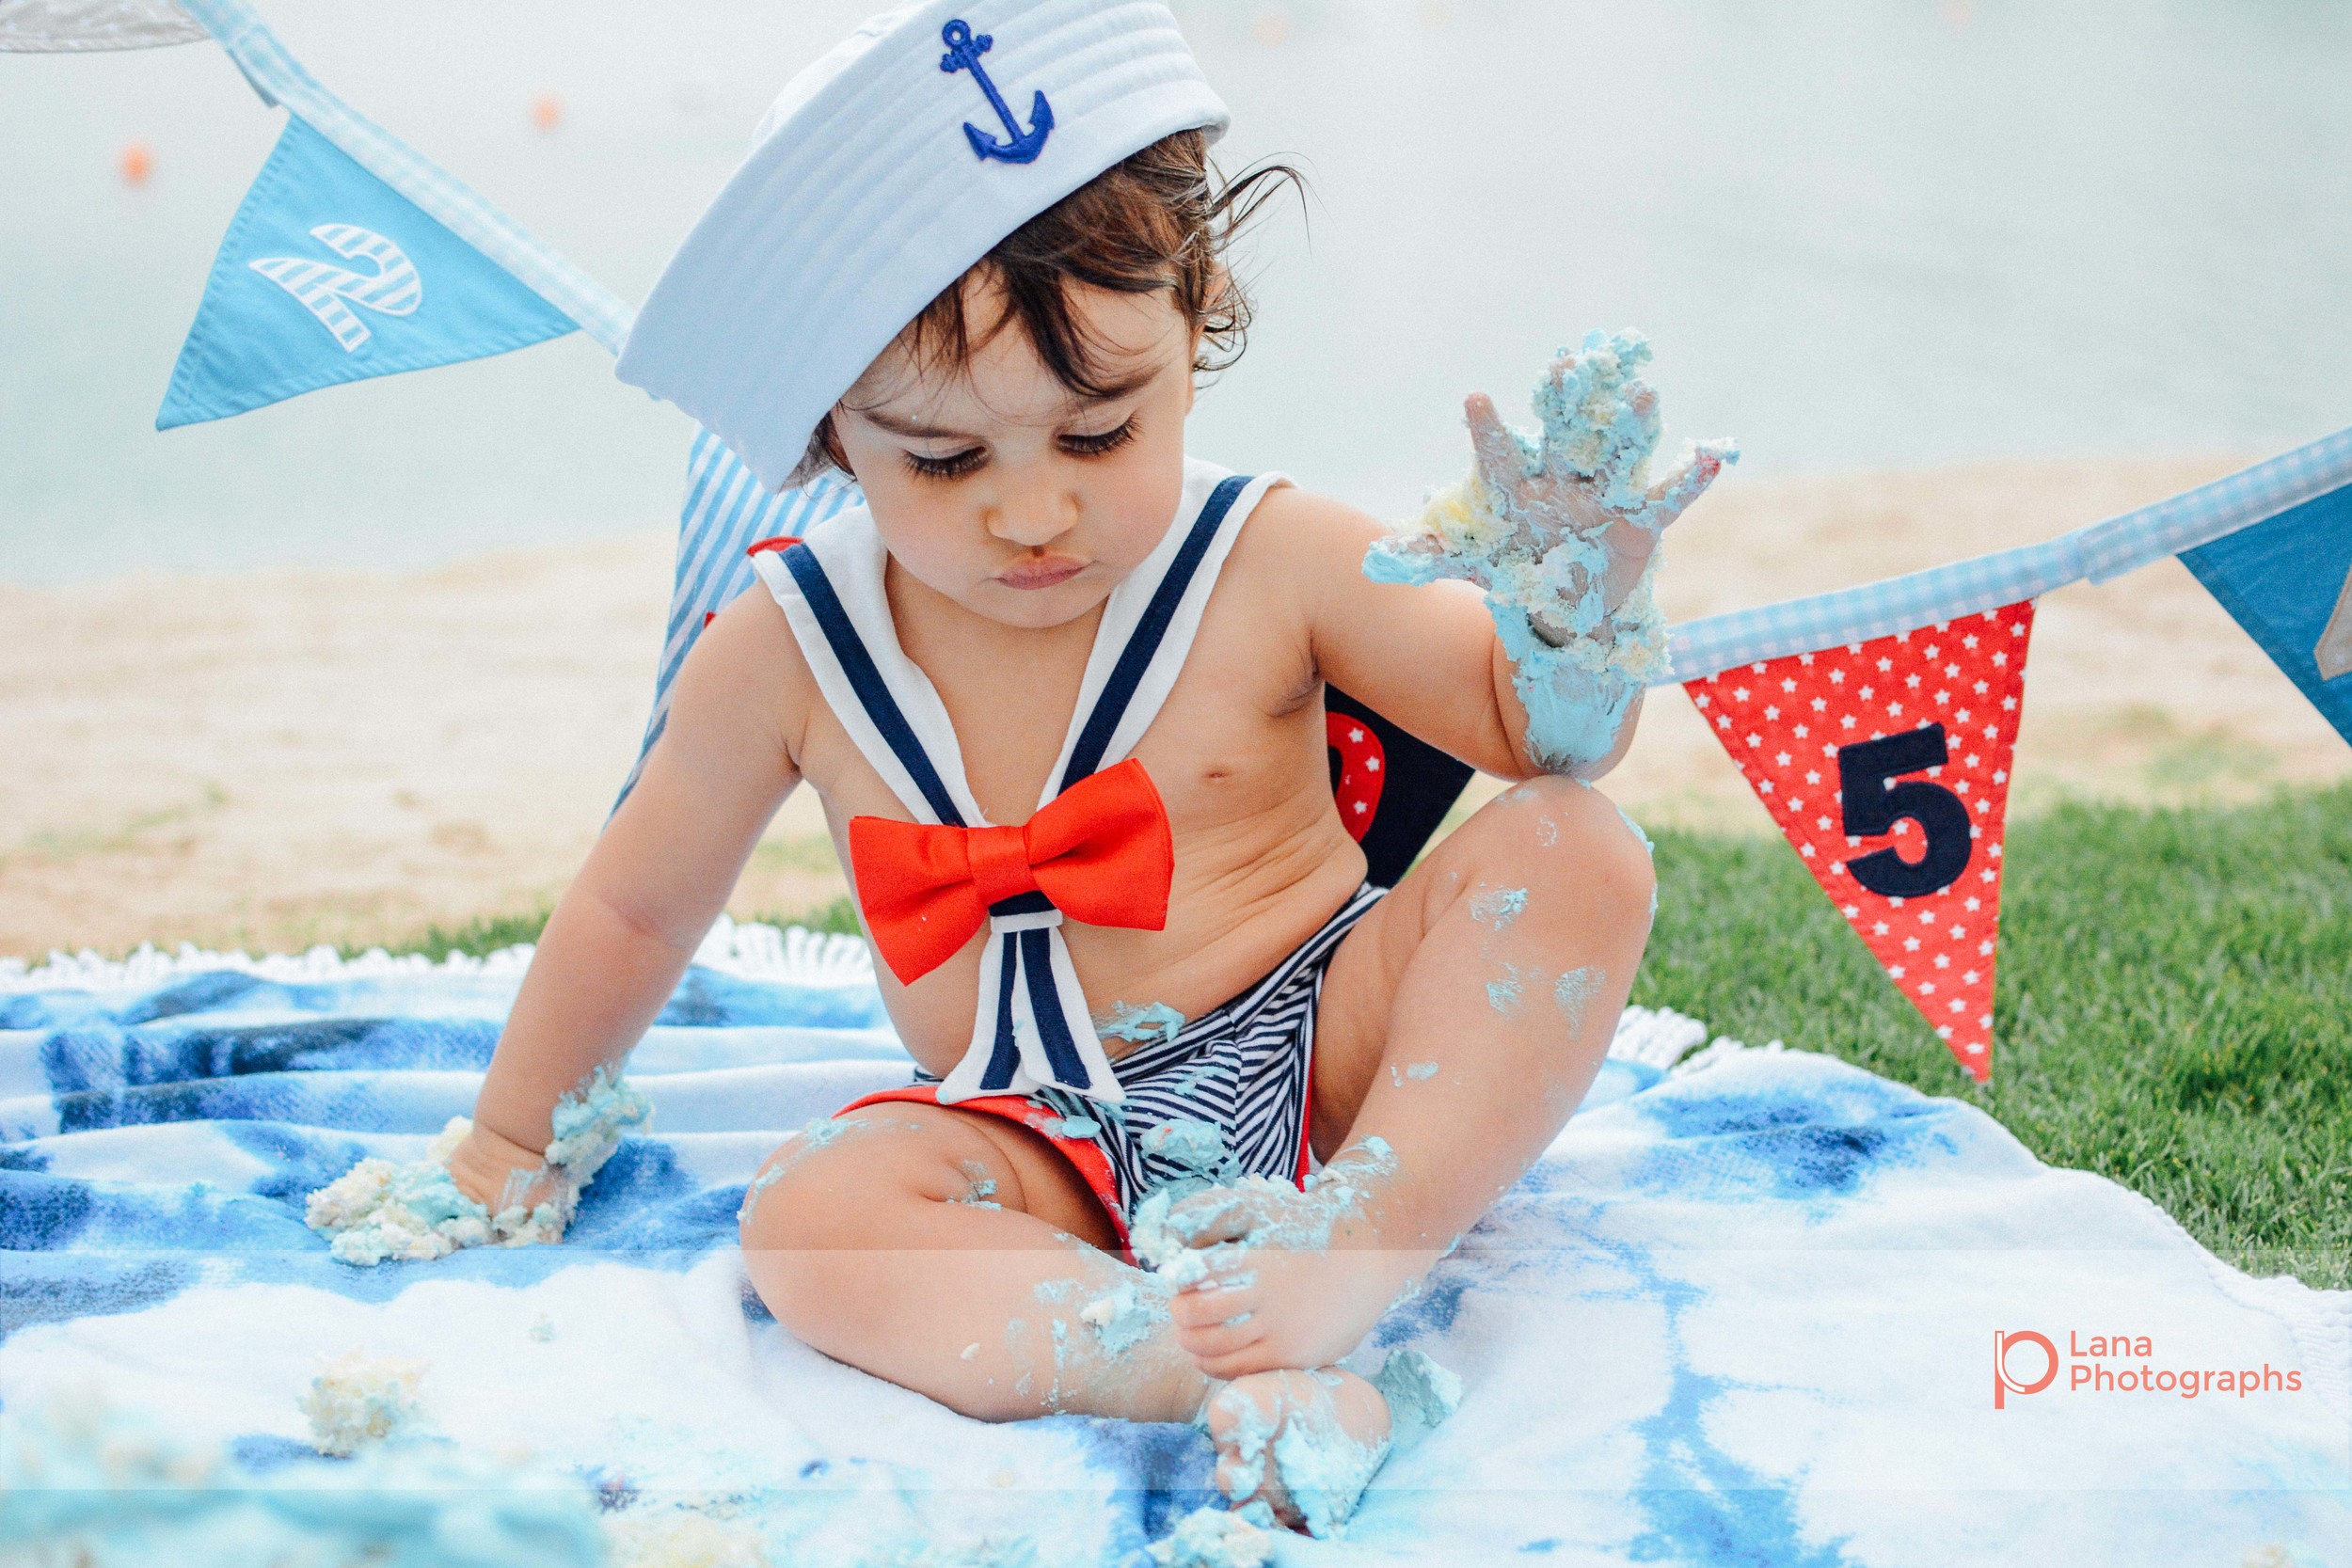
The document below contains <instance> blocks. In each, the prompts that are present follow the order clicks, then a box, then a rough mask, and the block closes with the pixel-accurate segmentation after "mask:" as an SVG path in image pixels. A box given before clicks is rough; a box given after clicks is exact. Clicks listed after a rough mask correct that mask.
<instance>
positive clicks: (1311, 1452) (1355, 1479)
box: [1203, 1367, 1389, 1538]
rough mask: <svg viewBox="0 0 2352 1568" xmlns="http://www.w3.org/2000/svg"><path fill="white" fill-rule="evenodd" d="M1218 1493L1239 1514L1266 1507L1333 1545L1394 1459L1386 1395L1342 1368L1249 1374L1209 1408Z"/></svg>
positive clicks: (1219, 1393)
mask: <svg viewBox="0 0 2352 1568" xmlns="http://www.w3.org/2000/svg"><path fill="white" fill-rule="evenodd" d="M1203 1409H1204V1410H1205V1412H1206V1414H1207V1417H1208V1427H1209V1436H1210V1437H1211V1438H1212V1439H1213V1440H1215V1442H1216V1455H1217V1457H1216V1484H1217V1490H1218V1491H1220V1492H1222V1493H1224V1494H1225V1496H1226V1497H1228V1498H1229V1499H1231V1500H1232V1504H1233V1506H1234V1507H1235V1508H1236V1509H1240V1508H1243V1507H1246V1506H1247V1505H1248V1504H1249V1503H1251V1502H1253V1501H1254V1502H1263V1504H1264V1505H1265V1506H1266V1507H1267V1508H1270V1509H1271V1510H1273V1513H1274V1516H1275V1518H1277V1519H1279V1521H1281V1523H1283V1524H1284V1525H1286V1526H1288V1527H1289V1528H1292V1529H1295V1530H1305V1531H1306V1532H1307V1533H1308V1534H1310V1535H1312V1536H1315V1537H1317V1538H1328V1537H1329V1536H1331V1535H1332V1534H1333V1533H1335V1531H1336V1530H1337V1528H1338V1527H1339V1526H1340V1525H1341V1524H1342V1523H1343V1522H1344V1521H1345V1520H1346V1518H1347V1516H1348V1515H1349V1514H1350V1513H1354V1512H1355V1509H1356V1501H1357V1499H1358V1498H1359V1497H1362V1496H1363V1492H1364V1487H1365V1486H1366V1485H1367V1484H1368V1483H1369V1482H1370V1481H1371V1480H1372V1477H1373V1473H1374V1472H1375V1471H1376V1470H1378V1469H1379V1468H1380V1464H1381V1461H1383V1460H1384V1459H1386V1458H1387V1457H1388V1454H1389V1405H1388V1402H1387V1401H1386V1400H1384V1399H1382V1398H1381V1396H1380V1390H1379V1389H1377V1388H1375V1387H1374V1386H1372V1385H1371V1384H1369V1383H1367V1382H1365V1381H1364V1380H1363V1379H1362V1378H1360V1377H1358V1376H1357V1375H1356V1374H1355V1373H1354V1372H1351V1371H1347V1370H1343V1369H1342V1368H1339V1367H1324V1368H1320V1369H1318V1370H1314V1371H1311V1372H1302V1371H1292V1370H1279V1371H1270V1372H1252V1373H1250V1374H1249V1375H1248V1376H1247V1377H1237V1378H1235V1379H1233V1380H1232V1382H1231V1383H1228V1384H1226V1385H1225V1386H1223V1387H1221V1388H1217V1389H1215V1390H1214V1391H1213V1392H1212V1393H1211V1394H1210V1396H1209V1398H1208V1401H1207V1402H1206V1403H1205V1405H1204V1406H1203Z"/></svg>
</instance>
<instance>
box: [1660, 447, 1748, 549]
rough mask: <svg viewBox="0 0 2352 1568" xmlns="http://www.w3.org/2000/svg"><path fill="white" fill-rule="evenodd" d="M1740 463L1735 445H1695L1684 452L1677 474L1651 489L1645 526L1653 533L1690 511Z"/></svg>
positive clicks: (1737, 448) (1669, 476)
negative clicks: (1726, 467)
mask: <svg viewBox="0 0 2352 1568" xmlns="http://www.w3.org/2000/svg"><path fill="white" fill-rule="evenodd" d="M1739 460H1740V448H1739V444H1738V443H1737V442H1733V441H1694V442H1692V443H1691V445H1690V446H1688V447H1686V448H1685V449H1684V450H1683V453H1682V461H1681V462H1680V463H1677V465H1675V469H1674V472H1672V473H1670V474H1668V475H1667V476H1666V477H1665V478H1664V479H1661V480H1660V481H1659V482H1658V483H1655V484H1653V485H1651V486H1650V487H1649V505H1648V506H1646V507H1645V508H1644V509H1643V517H1642V524H1643V526H1644V527H1645V528H1647V529H1649V530H1651V531H1653V532H1654V531H1659V530H1662V529H1663V528H1664V527H1665V526H1666V525H1667V524H1668V523H1671V522H1673V521H1674V520H1675V519H1676V518H1677V517H1679V516H1681V515H1682V514H1683V513H1684V512H1685V511H1686V510H1688V509H1689V507H1690V505H1691V503H1692V501H1694V500H1696V499H1699V497H1700V496H1702V495H1703V494H1705V493H1706V490H1707V487H1708V485H1710V484H1712V483H1715V481H1716V479H1717V477H1718V476H1720V475H1721V474H1722V473H1723V471H1724V464H1726V463H1737V462H1738V461H1739Z"/></svg>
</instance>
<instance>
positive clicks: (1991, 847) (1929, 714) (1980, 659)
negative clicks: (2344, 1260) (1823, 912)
mask: <svg viewBox="0 0 2352 1568" xmlns="http://www.w3.org/2000/svg"><path fill="white" fill-rule="evenodd" d="M2032 633H2033V605H2032V604H2031V603H2030V602H2027V603H2025V604H2016V605H2010V606H2009V607H2008V608H2007V609H2005V610H1988V611H1986V612H1985V613H1984V614H1981V615H1970V616H1966V617H1963V619H1961V620H1957V621H1946V622H1939V623H1937V624H1936V625H1935V626H1928V627H1923V628H1921V629H1920V630H1918V631H1908V632H1903V633H1900V634H1899V635H1898V636H1894V637H1882V638H1879V639H1877V640H1875V641H1869V642H1855V643H1849V644H1847V645H1846V646H1844V647H1841V648H1825V649H1823V650H1821V651H1820V652H1819V653H1810V654H1797V655H1794V656H1792V657H1788V658H1775V659H1768V660H1766V661H1764V662H1763V663H1760V664H1746V665H1741V666H1740V668H1738V669H1736V670H1726V671H1724V673H1722V674H1720V675H1712V676H1709V677H1708V678H1707V679H1706V680H1697V681H1692V682H1690V683H1688V689H1689V690H1690V693H1691V700H1692V702H1693V703H1695V704H1697V705H1698V710H1699V713H1700V716H1701V717H1703V718H1704V719H1706V720H1707V721H1708V728H1710V729H1712V730H1713V731H1714V733H1715V738H1716V739H1718V740H1720V741H1722V742H1723V743H1724V750H1725V751H1727V752H1730V753H1731V757H1732V760H1733V761H1734V762H1737V763H1738V764H1739V765H1740V771H1741V772H1742V773H1745V774H1746V775H1747V778H1748V784H1750V785H1751V786H1752V787H1753V788H1754V789H1755V790H1756V798H1757V799H1759V800H1762V801H1763V802H1764V807H1765V809H1766V810H1767V811H1769V812H1771V813H1772V820H1773V821H1775V822H1777V823H1779V824H1780V831H1781V832H1784V833H1786V834H1788V842H1789V843H1790V844H1793V845H1794V846H1796V849H1797V853H1798V854H1799V855H1801V856H1803V857H1804V863H1805V866H1806V868H1807V869H1808V870H1810V871H1811V872H1812V873H1813V877H1814V879H1815V880H1816V881H1819V882H1820V884H1821V888H1822V891H1823V892H1825V893H1827V894H1828V895H1830V898H1831V900H1832V901H1833V902H1835V903H1836V906H1837V908H1838V910H1839V911H1840V912H1841V913H1843V914H1844V915H1845V917H1846V922H1847V924H1848V925H1850V926H1851V927H1853V928H1854V932H1855V934H1856V935H1858V936H1859V937H1861V938H1862V940H1863V942H1865V943H1866V944H1867V945H1868V947H1869V949H1870V951H1871V952H1872V953H1873V954H1875V955H1876V956H1877V958H1878V960H1879V962H1880V963H1882V964H1883V965H1884V966H1885V968H1886V973H1887V974H1888V975H1889V976H1890V977H1891V978H1892V979H1893V980H1894V982H1895V984H1896V985H1897V986H1899V988H1901V990H1902V993H1903V994H1904V995H1905V996H1907V997H1909V998H1911V1001H1912V1003H1913V1005H1914V1006H1916V1007H1917V1008H1918V1009H1919V1011H1920V1012H1921V1013H1923V1014H1925V1015H1926V1016H1927V1020H1928V1022H1929V1023H1930V1024H1931V1025H1932V1026H1933V1027H1934V1029H1935V1032H1936V1035H1937V1037H1939V1038H1941V1039H1942V1040H1943V1041H1944V1043H1945V1044H1946V1045H1947V1046H1949V1047H1950V1048H1951V1053H1952V1055H1953V1057H1954V1058H1955V1059H1956V1060H1958V1061H1959V1063H1960V1065H1961V1066H1962V1067H1963V1068H1964V1069H1967V1070H1968V1072H1969V1074H1970V1075H1971V1076H1973V1077H1974V1078H1975V1079H1976V1080H1977V1081H1978V1082H1979V1083H1984V1082H1987V1081H1989V1080H1990V1079H1991V1078H1992V1076H1993V960H1994V948H1995V944H1996V943H1997V942H1999V940H2000V924H2001V839H2002V835H2003V830H2004V822H2005V820H2006V818H2007V815H2008V811H2009V777H2010V760H2011V758H2012V756H2013V755H2014V752H2015V750H2016V744H2017V716H2018V712H2019V709H2020V708H2021V707H2022V705H2023V704H2024V700H2025V693H2026V642H2027V641H2028V640H2029V639H2030V638H2031V636H2032Z"/></svg>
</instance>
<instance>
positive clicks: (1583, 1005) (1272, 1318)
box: [1169, 779, 1655, 1378]
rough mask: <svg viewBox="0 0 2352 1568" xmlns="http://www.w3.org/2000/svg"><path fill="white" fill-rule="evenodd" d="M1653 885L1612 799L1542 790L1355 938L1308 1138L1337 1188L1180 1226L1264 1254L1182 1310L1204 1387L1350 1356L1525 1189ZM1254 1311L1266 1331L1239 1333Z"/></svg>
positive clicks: (1231, 1208) (1339, 967) (1409, 881)
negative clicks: (1499, 1203)
mask: <svg viewBox="0 0 2352 1568" xmlns="http://www.w3.org/2000/svg"><path fill="white" fill-rule="evenodd" d="M1654 885H1655V884H1654V882H1653V879H1652V876H1651V871H1650V865H1649V858H1648V855H1647V854H1646V852H1645V849H1644V847H1643V845H1642V843H1641V841H1640V839H1639V838H1638V837H1637V835H1636V833H1635V832H1634V830H1633V829H1632V827H1631V826H1630V825H1629V823H1628V822H1627V821H1626V820H1625V819H1624V818H1623V817H1622V816H1619V814H1618V812H1617V810H1616V808H1615V807H1614V806H1613V805H1612V804H1611V803H1610V802H1609V800H1607V799H1606V798H1605V797H1603V796H1602V795H1601V794H1600V793H1599V792H1598V791H1597V790H1594V789H1591V788H1589V787H1587V786H1585V785H1582V784H1576V783H1574V782H1572V781H1568V780H1565V779H1543V780H1538V781H1535V782H1534V783H1531V784H1523V785H1520V786H1519V787H1518V788H1516V789H1513V790H1511V791H1509V792H1507V793H1506V794H1504V795H1503V796H1502V797H1501V798H1500V799H1499V800H1495V801H1493V802H1491V803H1489V804H1488V805H1487V806H1486V809H1484V810H1483V811H1481V812H1479V813H1478V814H1477V816H1473V817H1472V818H1471V819H1470V821H1469V822H1468V823H1466V824H1464V825H1463V827H1462V828H1461V829H1460V830H1459V831H1457V832H1454V834H1453V835H1452V836H1451V837H1449V838H1447V839H1446V840H1445V841H1444V842H1443V843H1441V844H1439V845H1438V847H1436V848H1434V849H1433V850H1432V851H1431V852H1430V854H1429V855H1428V857H1427V858H1426V859H1425V860H1424V861H1422V863H1421V864H1420V865H1419V866H1417V867H1416V868H1415V869H1414V870H1413V871H1412V872H1411V874H1409V875H1408V876H1406V878H1405V879H1404V880H1403V881H1402V882H1401V883H1399V884H1398V886H1397V888H1396V890H1395V892H1393V893H1391V895H1389V896H1388V897H1387V898H1385V899H1383V900H1382V901H1381V903H1380V905H1379V906H1378V907H1377V908H1375V910H1374V911H1372V912H1371V913H1370V914H1368V915H1366V916H1365V917H1364V920H1363V922H1362V923H1361V924H1360V925H1359V926H1358V927H1357V928H1356V929H1355V930H1354V931H1352V932H1350V933H1349V935H1348V937H1347V940H1346V941H1345V942H1343V943H1342V944H1341V946H1340V949H1339V952H1338V953H1337V955H1336V956H1335V957H1334V958H1333V959H1332V962H1331V968H1330V970H1329V972H1328V974H1327V976H1326V978H1325V983H1324V990H1323V1000H1322V1006H1321V1008H1320V1011H1319V1014H1318V1017H1317V1022H1316V1037H1315V1057H1314V1106H1313V1113H1312V1114H1313V1122H1312V1124H1311V1137H1312V1141H1313V1145H1314V1148H1316V1150H1317V1152H1318V1153H1319V1154H1321V1155H1323V1157H1324V1158H1325V1159H1326V1160H1327V1162H1328V1171H1329V1174H1328V1176H1327V1178H1326V1179H1325V1180H1323V1181H1322V1182H1320V1183H1318V1185H1317V1190H1316V1191H1314V1192H1311V1193H1307V1194H1300V1195H1280V1196H1275V1195H1265V1194H1260V1193H1251V1194H1246V1195H1236V1196H1234V1197H1232V1198H1223V1197H1220V1196H1218V1195H1216V1194H1214V1193H1212V1194H1201V1195H1196V1196H1193V1197H1190V1198H1187V1199H1184V1200H1183V1201H1182V1202H1180V1203H1178V1204H1177V1205H1175V1206H1173V1208H1172V1209H1171V1210H1170V1214H1169V1219H1170V1228H1171V1229H1172V1230H1176V1231H1178V1232H1179V1233H1180V1235H1182V1234H1188V1236H1189V1239H1190V1240H1192V1241H1193V1242H1194V1243H1206V1242H1211V1241H1216V1240H1221V1239H1232V1238H1248V1237H1255V1238H1256V1242H1255V1243H1254V1244H1251V1245H1249V1246H1248V1247H1247V1249H1246V1250H1243V1251H1242V1252H1241V1254H1240V1256H1238V1257H1232V1258H1228V1259H1219V1260H1218V1266H1217V1269H1216V1273H1215V1274H1214V1275H1212V1278H1211V1279H1210V1280H1208V1281H1204V1284H1214V1283H1215V1282H1216V1278H1218V1277H1223V1278H1225V1279H1228V1280H1232V1281H1239V1282H1240V1283H1236V1284H1232V1285H1229V1286H1228V1287H1227V1288H1226V1289H1224V1290H1221V1291H1185V1292H1184V1293H1182V1294H1179V1295H1178V1296H1177V1297H1176V1299H1175V1300H1174V1301H1173V1302H1172V1303H1171V1304H1170V1310H1171V1312H1172V1314H1173V1316H1174V1317H1175V1319H1176V1322H1177V1323H1178V1324H1179V1336H1178V1338H1179V1342H1180V1343H1181V1344H1183V1345H1184V1348H1185V1349H1186V1350H1188V1351H1190V1352H1192V1353H1193V1354H1194V1356H1195V1358H1196V1360H1198V1362H1199V1364H1200V1367H1201V1369H1202V1370H1205V1371H1208V1372H1210V1373H1212V1374H1213V1375H1215V1376H1218V1377H1228V1378H1230V1377H1236V1376H1240V1375H1242V1374H1244V1373H1250V1372H1257V1371H1262V1370H1266V1369H1270V1368H1279V1367H1314V1366H1320V1365H1324V1364H1326V1363H1327V1362H1329V1361H1332V1360H1334V1359H1336V1358H1337V1357H1339V1356H1342V1355H1344V1354H1347V1353H1348V1352H1349V1351H1351V1350H1353V1349H1354V1348H1355V1347H1356V1345H1357V1344H1358V1343H1359V1341H1360V1340H1361V1339H1362V1338H1363V1336H1364V1334H1365V1332H1366V1331H1367V1330H1369V1329H1370V1328H1371V1326H1372V1325H1373V1323H1375V1322H1376V1321H1377V1320H1378V1319H1379V1317H1380V1315H1381V1314H1382V1313H1383V1312H1384V1311H1385V1310H1386V1309H1387V1308H1388V1307H1390V1306H1391V1304H1392V1303H1393V1302H1394V1300H1395V1299H1396V1298H1397V1295H1398V1294H1399V1292H1400V1291H1402V1290H1403V1289H1404V1288H1405V1287H1406V1285H1407V1284H1408V1283H1409V1282H1410V1281H1411V1280H1412V1279H1414V1278H1416V1277H1418V1276H1419V1275H1421V1274H1422V1273H1423V1272H1425V1271H1426V1270H1427V1269H1428V1267H1429V1266H1430V1265H1431V1264H1432V1263H1434V1262H1435V1261H1436V1260H1437V1259H1438V1258H1439V1257H1441V1256H1442V1255H1443V1254H1444V1253H1445V1251H1446V1250H1447V1249H1448V1248H1449V1247H1451V1246H1452V1245H1453V1244H1454V1242H1455V1241H1456V1240H1457V1239H1458V1238H1459V1237H1460V1236H1461V1235H1462V1233H1463V1232H1465V1231H1466V1230H1468V1229H1469V1228H1470V1226H1471V1225H1473V1224H1475V1223H1476V1222H1477V1220H1478V1218H1479V1216H1480V1215H1481V1214H1483V1213H1485V1212H1486V1210H1487V1208H1488V1207H1489V1206H1490V1205H1492V1203H1493V1202H1494V1200H1495V1199H1496V1198H1497V1197H1498V1196H1501V1195H1502V1193H1503V1192H1504V1191H1505V1190H1507V1189H1508V1188H1509V1187H1510V1185H1511V1184H1512V1183H1513V1182H1514V1181H1516V1180H1518V1178H1519V1177H1520V1175H1521V1174H1523V1173H1524V1172H1525V1171H1526V1169H1527V1167H1528V1166H1529V1165H1530V1164H1533V1163H1534V1159H1535V1156H1536V1155H1538V1154H1539V1153H1541V1152H1542V1151H1543V1149H1544V1148H1545V1147H1546V1146H1547V1145H1548V1144H1549V1143H1550V1141H1551V1140H1552V1138H1553V1137H1554V1136H1555V1135H1557V1133H1558V1132H1559V1131H1560V1129H1561V1127H1562V1126H1563V1125H1564V1124H1565V1122H1566V1121H1567V1119H1568V1117H1569V1115H1570V1114H1571V1113H1572V1112H1573V1111H1574V1110H1575V1109H1576V1106H1577V1103H1578V1101H1581V1099H1582V1098H1583V1095H1584V1091H1585V1090H1586V1089H1587V1088H1588V1087H1589V1086H1590V1085H1591V1084H1592V1081H1593V1078H1594V1076H1595V1075H1596V1074H1597V1072H1598V1071H1599V1069H1600V1062H1601V1058H1602V1057H1603V1056H1604V1055H1606V1054H1607V1053H1608V1049H1609V1041H1610V1037H1611V1036H1612V1035H1613V1032H1614V1030H1615V1027H1616V1021H1617V1014H1618V1013H1619V1011H1620V1010H1621V1009H1622V1008H1623V1007H1624V1006H1625V1001H1626V997H1627V994H1628V992H1629V990H1631V987H1632V984H1633V972H1634V968H1635V966H1636V965H1637V964H1638V963H1639V962H1640V961H1641V956H1642V950H1643V947H1644V946H1645V943H1646V942H1647V940H1648V932H1649V920H1650V913H1651V890H1652V888H1653V886H1654ZM1383 1144H1385V1146H1386V1151H1385V1152H1383V1149H1382V1145H1383ZM1343 1146H1344V1147H1343ZM1351 1192H1352V1195H1353V1196H1350V1195H1351ZM1239 1310H1248V1312H1249V1313H1250V1318H1249V1320H1248V1323H1244V1324H1242V1325H1240V1326H1239V1327H1232V1326H1224V1325H1225V1323H1226V1320H1228V1319H1230V1318H1231V1317H1232V1316H1233V1315H1234V1314H1235V1312H1236V1311H1239Z"/></svg>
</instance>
